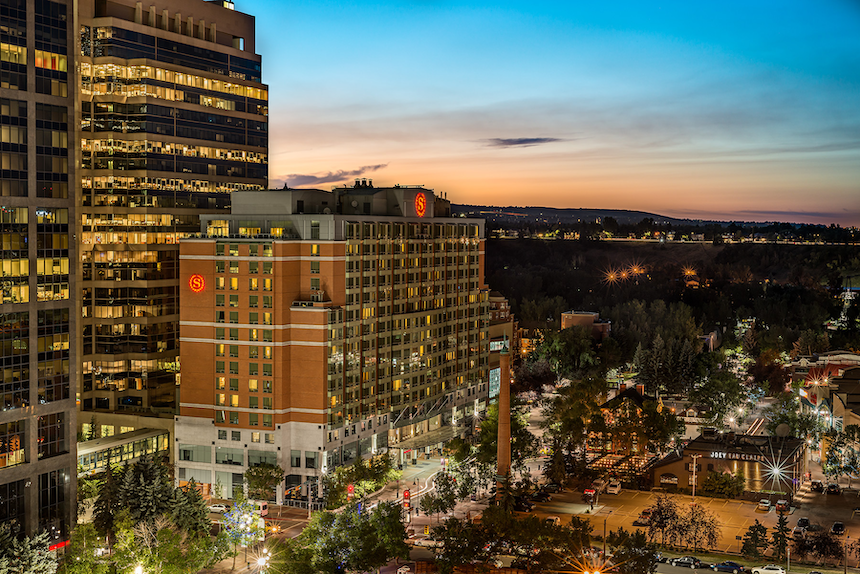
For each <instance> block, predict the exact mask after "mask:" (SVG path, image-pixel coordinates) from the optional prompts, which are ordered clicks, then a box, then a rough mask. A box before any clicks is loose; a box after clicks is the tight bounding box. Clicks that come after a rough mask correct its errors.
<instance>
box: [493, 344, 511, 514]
mask: <svg viewBox="0 0 860 574" xmlns="http://www.w3.org/2000/svg"><path fill="white" fill-rule="evenodd" d="M499 367H500V370H501V374H500V377H501V383H500V388H499V426H498V431H497V432H498V439H497V445H496V500H497V501H501V499H502V489H503V488H504V487H505V481H506V480H507V479H508V477H509V476H510V473H511V355H510V351H509V350H508V341H507V339H506V340H505V346H504V347H503V348H502V351H501V353H500V354H499Z"/></svg>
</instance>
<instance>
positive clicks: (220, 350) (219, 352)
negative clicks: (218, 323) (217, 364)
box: [215, 344, 225, 357]
mask: <svg viewBox="0 0 860 574" xmlns="http://www.w3.org/2000/svg"><path fill="white" fill-rule="evenodd" d="M224 347H225V345H223V344H218V345H215V356H216V357H223V356H224Z"/></svg>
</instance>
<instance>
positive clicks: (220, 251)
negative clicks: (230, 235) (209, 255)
mask: <svg viewBox="0 0 860 574" xmlns="http://www.w3.org/2000/svg"><path fill="white" fill-rule="evenodd" d="M215 255H224V244H223V243H216V244H215Z"/></svg>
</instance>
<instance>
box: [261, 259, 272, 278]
mask: <svg viewBox="0 0 860 574" xmlns="http://www.w3.org/2000/svg"><path fill="white" fill-rule="evenodd" d="M271 274H272V264H271V263H270V262H268V261H264V262H263V275H271Z"/></svg>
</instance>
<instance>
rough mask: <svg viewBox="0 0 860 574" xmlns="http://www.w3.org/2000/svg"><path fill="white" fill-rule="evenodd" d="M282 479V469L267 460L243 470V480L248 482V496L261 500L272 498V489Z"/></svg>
mask: <svg viewBox="0 0 860 574" xmlns="http://www.w3.org/2000/svg"><path fill="white" fill-rule="evenodd" d="M283 480H284V469H282V468H281V467H280V466H278V465H276V464H269V463H267V462H264V463H261V464H258V465H256V466H252V467H251V468H249V469H248V470H246V471H245V482H247V483H248V496H250V497H251V498H259V499H261V500H271V499H272V498H274V496H273V494H274V489H275V487H276V486H277V485H278V484H280V483H281V482H282V481H283Z"/></svg>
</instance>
